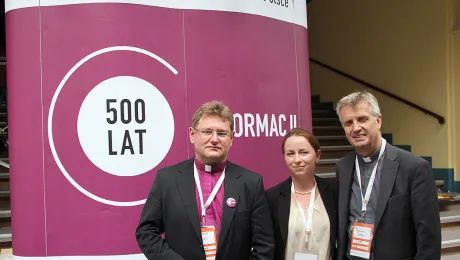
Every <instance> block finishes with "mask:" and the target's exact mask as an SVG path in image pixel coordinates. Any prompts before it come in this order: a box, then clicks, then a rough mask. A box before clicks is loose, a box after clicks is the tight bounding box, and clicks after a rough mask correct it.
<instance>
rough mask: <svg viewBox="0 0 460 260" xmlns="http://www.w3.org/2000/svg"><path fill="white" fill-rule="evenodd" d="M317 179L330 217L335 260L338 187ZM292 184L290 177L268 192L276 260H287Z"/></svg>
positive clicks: (331, 241)
mask: <svg viewBox="0 0 460 260" xmlns="http://www.w3.org/2000/svg"><path fill="white" fill-rule="evenodd" d="M315 179H316V183H317V185H318V190H319V193H320V195H321V197H322V200H323V203H324V207H325V208H326V211H327V214H328V216H329V222H330V234H329V236H330V248H331V257H332V259H334V258H335V248H336V237H337V236H336V234H337V187H336V183H335V182H332V181H327V180H325V179H322V178H319V177H318V176H315ZM291 183H292V179H291V177H289V178H288V179H287V180H285V181H283V182H281V183H280V184H278V185H277V186H275V187H273V188H270V189H268V190H267V192H266V194H267V199H268V205H269V207H270V213H271V217H272V220H273V227H274V230H275V260H284V259H285V251H286V250H285V249H286V243H287V235H288V226H289V212H290V209H291Z"/></svg>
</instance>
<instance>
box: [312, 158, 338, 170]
mask: <svg viewBox="0 0 460 260" xmlns="http://www.w3.org/2000/svg"><path fill="white" fill-rule="evenodd" d="M339 160H340V159H321V160H319V162H317V163H316V172H317V173H330V172H335V164H336V163H337V162H338V161H339Z"/></svg>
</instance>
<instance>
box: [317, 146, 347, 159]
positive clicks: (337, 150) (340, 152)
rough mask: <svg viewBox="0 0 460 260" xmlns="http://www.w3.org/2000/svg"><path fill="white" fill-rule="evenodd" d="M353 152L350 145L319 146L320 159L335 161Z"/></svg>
mask: <svg viewBox="0 0 460 260" xmlns="http://www.w3.org/2000/svg"><path fill="white" fill-rule="evenodd" d="M352 151H353V146H351V145H328V146H321V158H322V159H337V158H342V157H344V156H346V155H347V154H349V153H350V152H352Z"/></svg>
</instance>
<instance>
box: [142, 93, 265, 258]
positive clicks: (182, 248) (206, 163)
mask: <svg viewBox="0 0 460 260" xmlns="http://www.w3.org/2000/svg"><path fill="white" fill-rule="evenodd" d="M233 136H234V121H233V114H232V112H231V111H230V109H229V108H228V107H227V106H226V105H224V104H223V103H220V102H216V101H213V102H209V103H206V104H203V105H202V106H201V107H200V108H199V109H198V110H197V111H196V112H195V114H194V115H193V120H192V127H190V129H189V137H190V142H191V143H192V144H193V145H194V148H195V157H194V158H192V159H189V160H186V161H183V162H180V163H178V164H176V165H173V166H170V167H166V168H162V169H160V170H159V171H158V172H157V175H156V178H155V181H154V183H153V185H152V188H151V190H150V193H149V196H148V198H147V201H146V203H145V205H144V209H143V211H142V215H141V219H140V223H139V226H138V228H137V230H136V239H137V242H138V245H139V247H140V249H141V250H142V252H143V253H144V255H145V256H146V257H147V259H149V260H157V259H158V260H163V259H164V260H166V259H167V260H213V259H218V260H235V259H238V260H240V259H241V260H244V259H251V260H252V259H254V260H256V259H257V260H272V259H273V258H274V234H273V230H272V224H271V219H270V213H269V209H268V205H267V202H266V199H265V195H264V185H263V181H262V177H261V176H260V175H259V174H257V173H254V172H252V171H250V170H247V169H245V168H243V167H241V166H238V165H236V164H233V163H231V162H229V161H228V160H227V156H228V152H229V150H230V147H231V146H232V142H233ZM163 233H164V238H162V237H161V235H162V234H163Z"/></svg>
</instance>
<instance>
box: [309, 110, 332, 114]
mask: <svg viewBox="0 0 460 260" xmlns="http://www.w3.org/2000/svg"><path fill="white" fill-rule="evenodd" d="M331 112H332V111H331V110H327V109H313V110H312V111H311V113H312V114H313V115H315V114H318V115H324V114H330V113H331Z"/></svg>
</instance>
